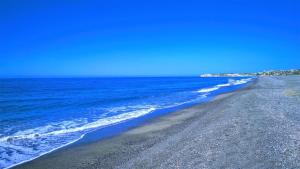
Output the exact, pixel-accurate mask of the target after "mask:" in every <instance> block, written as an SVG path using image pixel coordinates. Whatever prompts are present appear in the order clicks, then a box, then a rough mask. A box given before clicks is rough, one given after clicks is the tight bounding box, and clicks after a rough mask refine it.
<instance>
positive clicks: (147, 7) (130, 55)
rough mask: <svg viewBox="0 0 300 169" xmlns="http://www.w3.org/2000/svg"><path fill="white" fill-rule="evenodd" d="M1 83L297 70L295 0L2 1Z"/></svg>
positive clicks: (299, 25)
mask: <svg viewBox="0 0 300 169" xmlns="http://www.w3.org/2000/svg"><path fill="white" fill-rule="evenodd" d="M0 32H1V33H0V76H143V75H145V76H165V75H180V76H182V75H198V74H200V73H218V72H224V73H225V72H227V73H229V72H255V71H261V70H269V69H292V68H300V1H299V0H281V1H278V0H195V1H191V0H182V1H180V0H178V1H176V0H169V1H166V0H150V1H143V0H137V1H132V0H118V1H116V0H95V1H93V0H42V1H41V0H35V1H33V0H1V1H0Z"/></svg>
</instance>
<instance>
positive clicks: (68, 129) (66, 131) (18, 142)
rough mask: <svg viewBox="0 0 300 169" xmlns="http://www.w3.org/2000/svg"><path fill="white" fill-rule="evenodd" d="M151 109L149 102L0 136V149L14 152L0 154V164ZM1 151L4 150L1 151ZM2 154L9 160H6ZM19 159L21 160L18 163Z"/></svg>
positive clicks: (6, 164)
mask: <svg viewBox="0 0 300 169" xmlns="http://www.w3.org/2000/svg"><path fill="white" fill-rule="evenodd" d="M154 110H156V107H154V106H153V107H150V108H144V109H139V110H135V111H130V112H128V113H122V114H119V115H115V116H111V117H105V118H103V119H98V120H96V121H94V122H90V123H89V122H88V121H87V120H86V119H77V120H75V121H63V122H60V123H52V124H48V125H45V126H42V127H37V128H34V129H28V130H24V131H20V132H16V133H15V134H13V135H10V136H5V137H1V138H0V149H1V148H5V149H9V150H10V151H11V152H13V153H14V154H13V155H8V154H1V157H3V159H0V168H1V167H3V168H5V167H6V168H10V167H13V166H15V165H18V164H21V163H24V162H26V161H30V160H33V159H35V158H37V157H39V156H42V155H44V154H47V153H49V152H52V151H54V150H56V149H59V148H61V147H64V146H66V145H68V144H71V143H73V142H75V141H77V140H79V139H80V138H82V137H83V136H84V134H86V133H87V132H88V131H91V130H92V129H96V128H101V127H104V126H108V125H112V124H116V123H120V122H123V121H127V120H130V119H134V118H137V117H140V116H143V115H146V114H148V113H150V112H152V111H154ZM32 145H34V147H35V149H34V148H33V147H32ZM36 148H37V149H36ZM3 153H5V151H4V152H3ZM23 153H24V154H23ZM4 157H5V158H6V159H8V160H9V161H6V160H5V159H4ZM20 161H21V163H19V162H20Z"/></svg>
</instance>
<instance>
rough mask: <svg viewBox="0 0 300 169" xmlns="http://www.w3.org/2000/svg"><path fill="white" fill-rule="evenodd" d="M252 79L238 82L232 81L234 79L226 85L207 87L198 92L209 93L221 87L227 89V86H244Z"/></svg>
mask: <svg viewBox="0 0 300 169" xmlns="http://www.w3.org/2000/svg"><path fill="white" fill-rule="evenodd" d="M251 80H252V78H246V79H240V80H234V79H229V80H228V83H225V84H218V85H216V86H213V87H209V88H203V89H200V90H198V92H199V93H209V92H212V91H215V90H218V89H220V88H221V87H228V86H234V85H241V84H245V83H248V82H249V81H251Z"/></svg>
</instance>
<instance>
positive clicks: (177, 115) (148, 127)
mask: <svg viewBox="0 0 300 169" xmlns="http://www.w3.org/2000/svg"><path fill="white" fill-rule="evenodd" d="M256 81H257V80H254V81H253V82H250V83H249V84H247V86H246V87H244V88H242V89H238V90H235V91H233V92H229V93H224V94H221V95H218V96H216V97H215V98H214V99H213V101H209V102H207V103H199V104H197V105H194V106H192V107H189V108H185V109H182V110H178V111H175V112H171V113H167V114H165V115H163V116H161V117H156V118H154V119H150V120H149V121H146V122H144V123H143V124H141V125H139V126H138V127H134V128H133V129H129V130H128V131H125V132H124V133H121V134H120V135H116V136H113V137H108V138H104V139H101V140H99V141H97V142H93V143H88V144H82V145H78V146H71V147H70V148H69V147H68V146H67V147H63V148H60V149H56V150H54V151H51V152H49V153H45V154H43V155H41V156H39V157H37V158H35V159H33V160H29V161H25V162H22V163H20V164H17V165H15V166H13V167H12V168H28V167H29V168H35V167H34V165H35V164H36V163H41V165H42V166H43V168H45V164H43V163H44V162H43V161H44V160H46V161H48V160H49V159H52V158H53V157H55V158H60V156H61V155H62V154H64V155H63V156H62V157H61V158H62V159H63V158H64V157H65V156H66V154H65V153H66V152H69V151H70V150H71V151H73V150H76V149H78V148H82V147H86V146H88V147H89V146H91V145H94V144H101V145H102V144H105V142H107V140H110V139H117V138H118V137H124V136H127V135H128V133H129V135H132V134H130V133H135V132H138V134H144V132H141V131H142V130H145V131H147V133H148V132H150V133H151V132H160V131H162V130H165V129H168V128H170V127H174V125H179V124H180V123H183V122H184V121H186V120H189V119H190V118H192V117H193V116H194V113H195V112H194V111H193V112H194V113H184V115H183V114H182V112H186V111H189V109H198V108H199V107H203V106H205V105H206V104H211V103H213V102H216V101H217V100H220V99H221V98H222V99H224V98H227V97H229V96H230V95H232V94H234V93H236V92H239V91H242V90H247V88H249V87H251V86H252V85H253V83H256ZM165 118H167V119H168V118H171V119H172V118H174V119H176V120H175V121H174V120H172V121H167V122H163V121H164V119H165ZM157 124H158V126H160V127H154V126H155V125H157ZM133 135H135V134H133ZM127 139H128V138H127ZM127 139H126V140H127ZM75 142H76V141H75ZM71 144H73V143H71ZM71 144H70V145H71ZM84 149H85V148H84ZM86 150H89V149H86ZM71 154H73V153H71ZM76 154H77V153H76ZM50 161H51V160H50ZM50 161H49V162H46V163H48V165H49V164H50V165H49V168H65V167H67V168H69V167H70V166H68V164H67V166H66V165H56V166H52V165H51V164H53V163H55V164H56V163H57V161H51V162H50ZM59 161H60V160H59ZM63 161H65V160H63ZM66 161H68V160H66ZM67 163H69V162H67ZM70 163H72V162H70ZM32 165H33V166H32ZM48 165H46V166H48ZM71 165H72V164H71ZM62 166H64V167H62ZM39 167H41V166H40V165H38V166H37V168H39ZM74 167H75V166H74ZM77 167H78V166H77ZM106 167H109V166H106ZM46 168H47V167H46Z"/></svg>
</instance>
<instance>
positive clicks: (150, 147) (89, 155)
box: [16, 76, 300, 169]
mask: <svg viewBox="0 0 300 169" xmlns="http://www.w3.org/2000/svg"><path fill="white" fill-rule="evenodd" d="M299 105H300V77H299V76H292V77H260V78H259V79H257V80H256V82H255V83H253V84H252V85H250V86H248V87H246V88H244V89H241V90H237V91H235V92H231V93H226V94H223V95H219V96H218V97H216V98H215V99H214V100H213V101H211V102H207V103H203V104H200V105H196V106H193V107H190V108H187V109H183V110H179V111H176V112H174V113H170V114H168V115H165V116H162V117H159V118H155V119H153V120H151V121H149V122H147V123H145V124H144V125H141V126H139V127H136V128H133V129H131V130H128V131H126V132H124V133H122V134H120V135H117V136H114V137H111V138H106V139H103V140H101V141H96V142H93V143H88V144H82V145H79V146H75V147H70V148H68V149H64V150H61V151H57V152H53V153H50V154H48V155H45V156H42V157H40V158H38V159H36V160H33V161H30V162H28V163H25V164H23V165H20V166H17V167H16V168H33V169H37V168H46V169H47V168H52V169H62V168H92V169H93V168H95V169H96V168H97V169H98V168H120V169H124V168H130V169H132V168H133V169H135V168H136V169H137V168H160V169H169V168H170V169H171V168H188V169H193V168H255V169H261V168H274V169H277V168H278V169H279V168H300V134H299V131H300V111H299Z"/></svg>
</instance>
